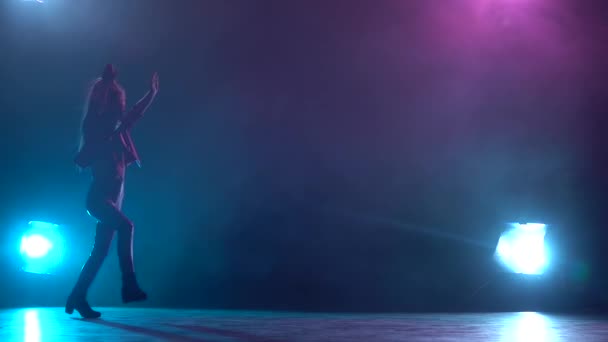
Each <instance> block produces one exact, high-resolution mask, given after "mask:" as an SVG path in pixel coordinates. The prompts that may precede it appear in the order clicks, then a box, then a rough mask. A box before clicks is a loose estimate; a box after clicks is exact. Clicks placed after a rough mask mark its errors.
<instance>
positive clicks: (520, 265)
mask: <svg viewBox="0 0 608 342" xmlns="http://www.w3.org/2000/svg"><path fill="white" fill-rule="evenodd" d="M546 233H547V226H546V225H545V224H542V223H525V224H524V223H510V224H509V229H507V230H506V231H505V232H504V233H503V234H502V235H501V236H500V239H499V240H498V244H497V245H496V252H495V256H496V258H497V259H498V261H499V262H500V263H502V264H503V265H504V266H505V267H506V268H507V269H508V270H510V271H511V272H513V273H518V274H528V275H540V274H543V273H544V271H545V269H546V267H547V265H548V259H549V258H548V254H547V249H546V246H545V235H546Z"/></svg>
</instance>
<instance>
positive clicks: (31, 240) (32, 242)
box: [21, 234, 53, 259]
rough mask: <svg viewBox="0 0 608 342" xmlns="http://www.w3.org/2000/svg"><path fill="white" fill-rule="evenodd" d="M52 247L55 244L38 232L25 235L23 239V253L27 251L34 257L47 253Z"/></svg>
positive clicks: (27, 253)
mask: <svg viewBox="0 0 608 342" xmlns="http://www.w3.org/2000/svg"><path fill="white" fill-rule="evenodd" d="M52 248H53V244H52V243H51V242H50V241H49V240H48V239H47V238H45V237H44V236H41V235H38V234H35V235H30V236H24V237H23V238H22V239H21V253H25V254H26V255H27V256H28V257H30V258H33V259H36V258H41V257H43V256H45V255H47V254H48V253H49V251H50V250H51V249H52Z"/></svg>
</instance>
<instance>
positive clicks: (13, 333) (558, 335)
mask: <svg viewBox="0 0 608 342" xmlns="http://www.w3.org/2000/svg"><path fill="white" fill-rule="evenodd" d="M102 311H103V318H102V319H99V320H90V321H87V320H81V319H79V318H77V315H74V316H68V315H66V314H65V313H63V309H62V308H40V309H14V310H0V341H24V342H37V341H66V342H69V341H91V342H94V341H100V342H101V341H104V342H105V341H213V342H215V341H218V342H219V341H221V342H224V341H231V342H232V341H234V342H238V341H243V342H245V341H251V342H261V341H268V342H273V341H349V342H352V341H484V342H487V341H505V342H506V341H509V342H518V341H534V342H545V341H608V319H604V318H601V317H583V316H553V315H544V314H539V313H530V312H528V313H487V314H386V315H382V314H373V315H362V314H299V313H278V312H252V311H204V310H167V309H118V308H107V309H103V310H102Z"/></svg>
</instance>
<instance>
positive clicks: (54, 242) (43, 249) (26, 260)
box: [20, 221, 63, 274]
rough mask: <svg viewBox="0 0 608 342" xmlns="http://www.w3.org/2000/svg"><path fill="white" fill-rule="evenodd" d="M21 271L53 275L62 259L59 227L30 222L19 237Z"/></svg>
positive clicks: (51, 224) (45, 223)
mask: <svg viewBox="0 0 608 342" xmlns="http://www.w3.org/2000/svg"><path fill="white" fill-rule="evenodd" d="M20 252H21V261H22V266H21V269H22V270H23V271H24V272H27V273H37V274H53V273H55V272H56V271H57V268H58V267H59V265H60V264H61V261H62V259H63V240H62V238H61V235H60V234H59V226H58V225H56V224H53V223H47V222H41V221H31V222H29V223H28V229H27V231H26V232H25V233H24V234H23V236H22V237H21V245H20Z"/></svg>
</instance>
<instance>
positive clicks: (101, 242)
mask: <svg viewBox="0 0 608 342" xmlns="http://www.w3.org/2000/svg"><path fill="white" fill-rule="evenodd" d="M113 237H114V230H113V229H112V227H110V226H107V225H105V224H103V223H101V222H99V223H97V229H96V232H95V244H94V245H93V250H92V251H91V255H90V256H89V258H88V260H87V262H86V263H85V264H84V266H83V267H82V271H81V272H80V276H79V277H78V281H77V282H76V285H75V286H74V289H73V290H72V293H71V294H70V296H69V298H68V302H67V304H66V308H65V309H66V312H67V313H69V314H71V313H72V312H73V311H74V309H76V310H77V311H78V312H79V313H80V315H81V316H82V317H84V318H97V317H99V316H101V314H100V313H99V312H97V311H93V309H91V307H90V306H89V304H88V303H87V300H86V296H87V292H88V290H89V287H90V286H91V283H92V282H93V280H94V279H95V276H96V275H97V272H99V268H100V267H101V265H102V264H103V261H104V260H105V258H106V256H107V255H108V250H109V249H110V244H111V242H112V238H113Z"/></svg>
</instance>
